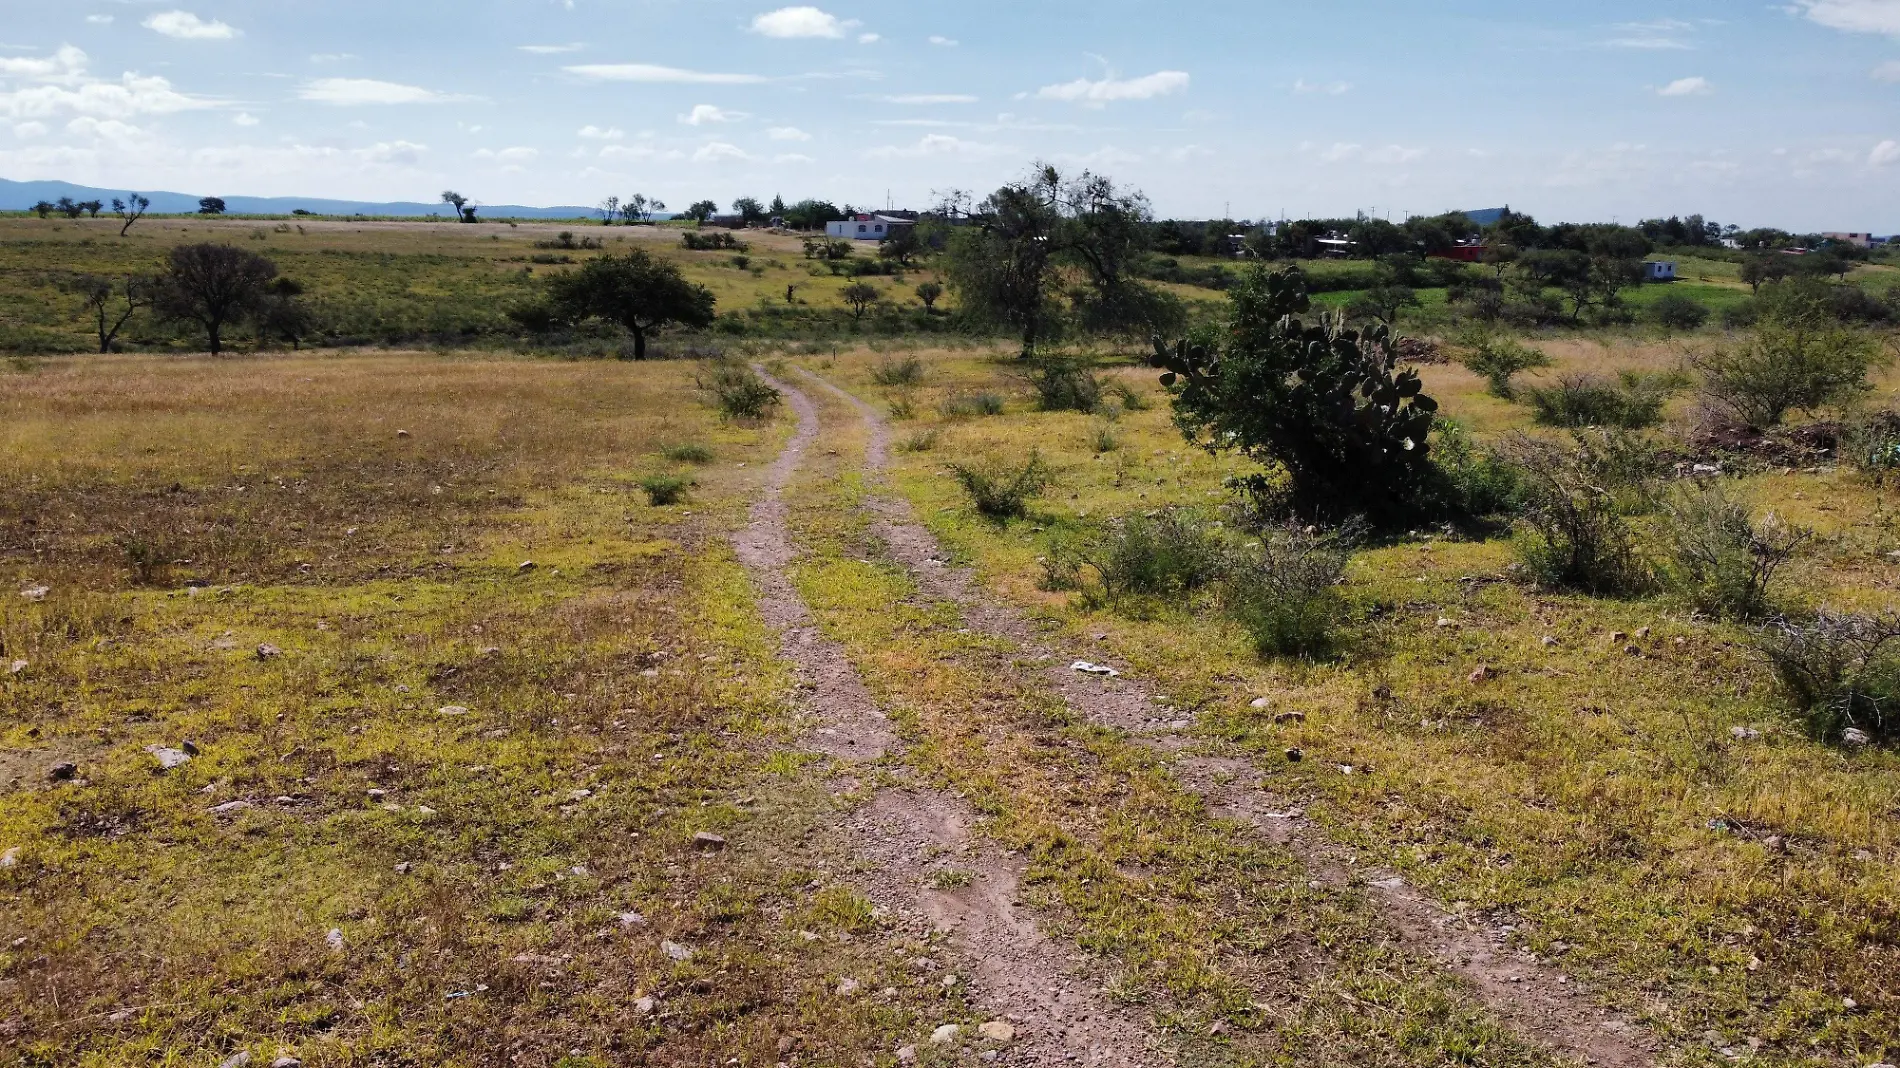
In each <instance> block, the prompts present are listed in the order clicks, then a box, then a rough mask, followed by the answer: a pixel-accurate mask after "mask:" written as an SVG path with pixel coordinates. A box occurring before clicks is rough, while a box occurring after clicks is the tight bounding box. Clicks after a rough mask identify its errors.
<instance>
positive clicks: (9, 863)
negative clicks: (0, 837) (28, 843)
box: [0, 846, 20, 868]
mask: <svg viewBox="0 0 1900 1068" xmlns="http://www.w3.org/2000/svg"><path fill="white" fill-rule="evenodd" d="M19 863H20V847H19V846H9V847H7V851H6V852H4V853H0V868H11V867H14V866H15V865H17V864H19Z"/></svg>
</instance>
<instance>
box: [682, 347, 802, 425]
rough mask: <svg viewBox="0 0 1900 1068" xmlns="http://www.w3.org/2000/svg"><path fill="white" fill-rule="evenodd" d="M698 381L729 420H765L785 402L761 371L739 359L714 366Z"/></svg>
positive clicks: (722, 361)
mask: <svg viewBox="0 0 1900 1068" xmlns="http://www.w3.org/2000/svg"><path fill="white" fill-rule="evenodd" d="M698 382H699V388H700V389H701V390H703V391H705V392H706V393H708V394H710V395H711V396H712V398H713V402H714V404H715V405H716V406H717V407H718V408H719V412H720V414H721V415H723V416H725V417H726V418H727V419H763V418H765V417H766V416H767V415H769V414H770V413H771V412H772V410H773V409H774V408H777V407H778V406H779V404H780V403H781V402H783V401H784V399H785V398H784V397H783V396H781V395H780V393H779V391H778V390H776V389H773V388H772V387H771V385H769V384H767V382H766V381H765V379H763V378H760V377H759V375H758V372H756V371H754V370H752V368H750V367H747V366H746V365H745V364H743V363H739V362H738V361H736V360H720V361H718V362H716V363H714V364H712V366H711V367H710V368H709V369H708V371H707V372H706V373H704V374H702V375H701V376H700V377H699V379H698Z"/></svg>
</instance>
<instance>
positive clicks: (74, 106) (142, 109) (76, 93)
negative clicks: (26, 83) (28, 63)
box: [0, 74, 218, 119]
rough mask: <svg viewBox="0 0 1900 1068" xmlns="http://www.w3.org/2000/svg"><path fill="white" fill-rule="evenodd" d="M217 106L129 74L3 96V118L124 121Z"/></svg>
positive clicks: (0, 96) (157, 80)
mask: <svg viewBox="0 0 1900 1068" xmlns="http://www.w3.org/2000/svg"><path fill="white" fill-rule="evenodd" d="M217 106H218V102H217V101H215V100H208V99H205V98H203V97H194V96H187V95H185V94H184V93H180V92H178V91H177V90H175V89H173V88H172V84H171V83H170V82H168V81H166V80H165V79H163V78H159V77H156V76H153V77H145V76H142V75H137V74H126V75H123V76H122V77H120V79H119V80H118V81H116V82H108V81H101V80H95V79H92V78H80V79H78V80H76V81H73V82H72V85H71V87H70V88H69V87H67V86H65V85H37V86H30V87H28V88H25V89H17V90H14V91H12V92H0V118H8V119H43V118H48V117H50V116H53V115H58V114H60V113H62V112H72V113H74V114H77V115H95V116H104V117H115V118H121V119H122V118H125V117H128V116H133V115H171V114H176V113H178V112H181V111H196V110H199V109H203V108H214V107H217Z"/></svg>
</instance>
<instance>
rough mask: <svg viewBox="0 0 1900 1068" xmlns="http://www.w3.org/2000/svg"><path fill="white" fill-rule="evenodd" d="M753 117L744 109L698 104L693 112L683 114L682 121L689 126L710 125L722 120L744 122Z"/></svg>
mask: <svg viewBox="0 0 1900 1068" xmlns="http://www.w3.org/2000/svg"><path fill="white" fill-rule="evenodd" d="M751 117H752V116H750V115H747V114H746V113H745V112H743V111H727V110H725V109H724V108H718V107H714V106H713V105H711V104H697V105H694V107H693V110H692V111H691V112H689V113H687V114H685V115H681V116H680V121H681V122H683V123H685V124H686V125H688V126H708V125H712V124H715V123H722V122H744V121H745V120H747V119H749V118H751Z"/></svg>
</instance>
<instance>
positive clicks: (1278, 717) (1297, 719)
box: [1273, 712, 1306, 723]
mask: <svg viewBox="0 0 1900 1068" xmlns="http://www.w3.org/2000/svg"><path fill="white" fill-rule="evenodd" d="M1273 722H1275V723H1305V722H1306V713H1304V712H1280V713H1276V714H1275V715H1274V717H1273Z"/></svg>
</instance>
